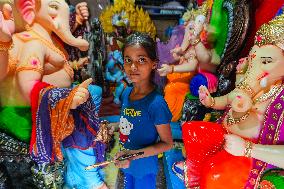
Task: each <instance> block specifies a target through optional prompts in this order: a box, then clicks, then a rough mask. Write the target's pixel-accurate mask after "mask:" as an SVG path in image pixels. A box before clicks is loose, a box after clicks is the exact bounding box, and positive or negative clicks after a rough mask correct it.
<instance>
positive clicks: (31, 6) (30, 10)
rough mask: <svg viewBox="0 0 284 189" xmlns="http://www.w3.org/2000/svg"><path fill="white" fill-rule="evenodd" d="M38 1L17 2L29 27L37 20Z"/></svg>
mask: <svg viewBox="0 0 284 189" xmlns="http://www.w3.org/2000/svg"><path fill="white" fill-rule="evenodd" d="M36 1H38V0H16V5H17V8H18V10H19V12H20V13H21V15H22V16H23V19H24V20H25V21H26V22H27V24H28V25H32V23H33V22H34V20H35V11H36Z"/></svg>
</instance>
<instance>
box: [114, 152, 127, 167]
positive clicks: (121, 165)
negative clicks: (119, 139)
mask: <svg viewBox="0 0 284 189" xmlns="http://www.w3.org/2000/svg"><path fill="white" fill-rule="evenodd" d="M130 153H131V151H130V150H127V151H120V152H117V154H116V155H115V156H114V160H115V161H116V162H115V165H116V166H117V167H118V168H123V169H126V168H128V167H129V166H130V161H131V160H129V159H127V160H124V161H119V160H117V159H118V158H119V157H120V156H122V155H124V154H130Z"/></svg>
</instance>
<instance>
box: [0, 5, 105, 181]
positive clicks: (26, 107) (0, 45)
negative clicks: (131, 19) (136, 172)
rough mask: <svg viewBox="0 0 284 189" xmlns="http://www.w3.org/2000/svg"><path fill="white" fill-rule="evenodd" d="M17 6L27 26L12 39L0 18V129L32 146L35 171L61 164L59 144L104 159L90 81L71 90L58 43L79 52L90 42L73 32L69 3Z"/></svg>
mask: <svg viewBox="0 0 284 189" xmlns="http://www.w3.org/2000/svg"><path fill="white" fill-rule="evenodd" d="M15 5H16V7H17V10H18V11H19V13H20V14H21V15H22V18H23V20H24V21H25V22H26V23H27V27H26V31H23V32H21V33H16V34H13V35H12V33H13V28H12V29H9V27H7V25H5V22H4V19H3V16H2V14H1V15H0V16H1V17H0V34H1V35H0V36H1V37H0V41H1V42H0V61H1V62H0V63H1V69H0V75H1V78H0V79H1V82H0V91H1V93H0V104H1V107H0V117H1V118H0V131H1V132H4V133H6V134H8V135H9V136H13V137H14V138H16V139H18V140H20V141H24V142H26V143H28V142H30V154H31V157H32V159H33V160H34V161H35V162H36V163H37V165H38V166H39V169H41V168H44V167H45V165H48V164H50V163H54V162H57V161H61V160H63V153H62V151H61V150H62V146H63V147H64V148H65V149H67V148H68V149H70V148H79V149H81V150H86V149H92V148H94V149H96V150H97V151H96V152H97V154H98V155H97V156H96V155H95V154H94V153H96V152H95V151H94V152H90V153H91V154H92V156H96V157H97V161H103V159H104V154H103V152H104V148H105V146H104V144H103V143H102V142H100V141H97V142H95V143H94V140H95V136H96V133H97V132H98V131H99V124H98V115H97V113H96V107H95V104H94V102H93V101H92V100H91V98H89V96H90V95H89V92H88V85H89V84H90V83H91V82H92V80H91V79H89V80H86V81H85V82H83V83H82V84H80V85H79V86H77V87H75V88H73V89H72V88H71V87H70V86H71V83H72V80H73V70H72V67H71V66H70V64H69V62H68V57H67V55H66V53H65V52H64V49H63V48H62V44H61V43H62V41H63V42H64V43H66V44H69V45H70V46H73V47H77V48H79V49H80V50H82V51H86V50H88V46H89V44H88V42H87V41H86V40H83V39H80V38H75V37H74V36H73V35H72V34H71V31H70V26H69V7H68V4H67V3H66V2H65V1H63V0H59V1H55V0H17V1H15ZM6 10H7V9H6ZM4 16H5V15H4ZM8 26H9V25H8ZM2 34H3V35H2ZM5 60H7V61H6V62H5ZM30 111H32V120H33V123H32V124H31V115H30V114H29V112H30ZM79 127H80V128H79ZM76 158H80V157H76V156H74V157H73V160H75V159H76ZM67 167H68V165H67ZM68 169H69V168H68ZM39 171H42V170H39ZM44 172H45V171H44ZM67 174H68V171H67ZM67 182H68V181H67Z"/></svg>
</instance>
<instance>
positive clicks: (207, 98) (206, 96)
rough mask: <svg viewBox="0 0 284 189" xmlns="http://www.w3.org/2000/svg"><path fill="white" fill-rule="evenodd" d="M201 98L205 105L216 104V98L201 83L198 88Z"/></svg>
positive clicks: (210, 106) (211, 105)
mask: <svg viewBox="0 0 284 189" xmlns="http://www.w3.org/2000/svg"><path fill="white" fill-rule="evenodd" d="M198 93H199V100H200V102H201V104H203V105H204V106H205V107H209V108H212V107H213V106H214V104H215V100H214V98H213V97H212V96H211V95H210V93H209V90H208V89H207V87H205V86H204V85H201V86H200V87H199V90H198Z"/></svg>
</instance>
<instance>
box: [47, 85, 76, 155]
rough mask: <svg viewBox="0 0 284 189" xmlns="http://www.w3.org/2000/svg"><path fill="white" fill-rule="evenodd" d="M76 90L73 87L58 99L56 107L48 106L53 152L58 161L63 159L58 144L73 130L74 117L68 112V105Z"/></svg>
mask: <svg viewBox="0 0 284 189" xmlns="http://www.w3.org/2000/svg"><path fill="white" fill-rule="evenodd" d="M76 91H77V88H75V89H73V90H72V91H71V92H70V94H69V95H68V97H67V98H64V99H62V100H60V101H59V102H58V103H57V105H56V107H54V108H50V118H51V135H52V139H53V148H54V154H55V155H56V157H57V158H58V159H59V160H60V161H61V160H63V156H62V152H61V147H60V144H61V142H62V141H63V139H65V138H66V137H67V136H69V135H71V134H72V132H73V130H74V119H73V116H72V114H71V113H70V106H71V103H72V100H73V98H74V95H75V92H76Z"/></svg>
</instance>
